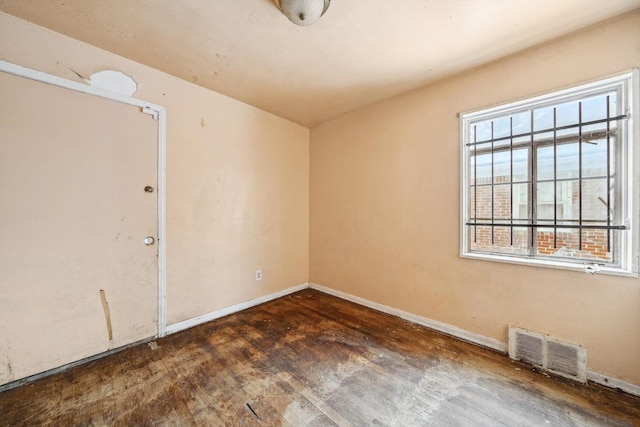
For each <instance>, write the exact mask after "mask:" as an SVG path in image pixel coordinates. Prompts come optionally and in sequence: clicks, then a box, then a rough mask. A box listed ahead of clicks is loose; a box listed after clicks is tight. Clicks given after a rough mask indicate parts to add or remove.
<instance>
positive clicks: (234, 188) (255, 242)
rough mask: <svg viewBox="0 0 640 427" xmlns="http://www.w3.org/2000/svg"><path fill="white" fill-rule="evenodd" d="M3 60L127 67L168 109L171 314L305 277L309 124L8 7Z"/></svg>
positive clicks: (42, 67) (86, 68)
mask: <svg viewBox="0 0 640 427" xmlns="http://www.w3.org/2000/svg"><path fill="white" fill-rule="evenodd" d="M149 48H150V49H151V48H153V47H151V46H150V47H149ZM0 59H2V60H5V61H9V62H13V63H15V64H18V65H22V66H25V67H29V68H32V69H36V70H39V71H44V72H47V73H50V74H54V75H57V76H61V77H64V78H67V79H70V80H76V81H77V80H79V78H78V76H77V75H75V74H74V72H72V71H71V70H70V69H73V70H75V71H76V72H77V73H80V74H81V75H83V76H89V75H91V74H92V73H95V72H97V71H100V70H104V69H114V70H119V71H122V72H124V73H126V74H128V75H130V76H131V77H132V78H134V79H135V80H136V81H137V82H138V84H139V87H138V92H137V93H136V94H135V97H136V98H139V99H143V100H146V101H149V102H153V103H156V104H160V105H163V106H165V107H166V108H167V114H168V134H167V151H168V160H167V259H168V265H167V271H168V284H167V293H168V300H167V312H168V319H167V320H168V323H169V324H171V323H176V322H179V321H181V320H185V319H188V318H192V317H195V316H198V315H201V314H204V313H208V312H211V311H213V310H217V309H220V308H224V307H228V306H230V305H233V304H237V303H240V302H243V301H247V300H250V299H253V298H257V297H260V296H263V295H267V294H270V293H273V292H276V291H279V290H282V289H285V288H288V287H291V286H295V285H300V284H303V283H306V282H307V281H308V272H309V261H308V256H309V240H308V230H309V185H308V182H309V130H308V129H306V128H304V127H302V126H299V125H297V124H294V123H292V122H290V121H287V120H284V119H282V118H279V117H276V116H274V115H272V114H269V113H266V112H264V111H261V110H258V109H256V108H254V107H251V106H248V105H246V104H243V103H241V102H238V101H235V100H233V99H231V98H228V97H225V96H222V95H220V94H217V93H215V92H212V91H209V90H207V89H204V88H202V87H200V86H196V85H194V84H191V83H188V82H186V81H183V80H180V79H177V78H175V77H172V76H169V75H167V74H164V73H161V72H159V71H157V70H154V69H151V68H149V67H146V66H143V65H140V64H138V63H135V62H132V61H129V60H127V59H124V58H122V57H119V56H116V55H114V54H111V53H109V52H106V51H103V50H100V49H98V48H95V47H92V46H90V45H87V44H84V43H81V42H79V41H76V40H73V39H70V38H68V37H65V36H63V35H61V34H58V33H54V32H51V31H49V30H46V29H44V28H41V27H38V26H35V25H33V24H30V23H27V22H25V21H22V20H19V19H16V18H14V17H12V16H10V15H6V14H2V13H0ZM60 108H64V106H63V105H61V106H60ZM25 119H28V118H25ZM258 268H260V269H262V270H263V275H264V279H263V280H262V281H261V282H256V280H255V270H256V269H258ZM2 328H3V325H0V331H1V330H2Z"/></svg>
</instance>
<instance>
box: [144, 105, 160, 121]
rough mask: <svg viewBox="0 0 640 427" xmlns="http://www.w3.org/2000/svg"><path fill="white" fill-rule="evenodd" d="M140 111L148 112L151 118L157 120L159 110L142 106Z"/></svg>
mask: <svg viewBox="0 0 640 427" xmlns="http://www.w3.org/2000/svg"><path fill="white" fill-rule="evenodd" d="M141 111H142V112H143V113H145V114H149V115H150V116H153V120H158V114H159V112H158V111H157V110H154V109H153V108H149V107H142V109H141Z"/></svg>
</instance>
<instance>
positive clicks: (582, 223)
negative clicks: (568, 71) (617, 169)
mask: <svg viewBox="0 0 640 427" xmlns="http://www.w3.org/2000/svg"><path fill="white" fill-rule="evenodd" d="M530 115H531V116H530V129H531V131H530V132H524V133H519V134H514V133H513V116H510V118H509V135H507V136H502V137H497V138H496V137H495V129H494V120H492V121H491V130H490V132H491V133H490V135H491V136H490V138H489V139H485V140H480V141H478V140H477V135H478V132H477V125H473V130H474V132H473V142H469V143H467V144H466V145H467V147H469V148H470V149H473V153H472V155H473V158H474V162H473V184H471V187H472V188H473V194H474V209H473V215H471V217H472V218H473V220H472V221H468V222H467V223H466V225H467V226H472V227H473V230H474V237H473V238H474V242H477V239H478V234H477V229H478V227H491V244H494V243H495V239H494V236H495V228H496V227H508V228H509V230H510V245H512V246H513V229H514V228H528V229H530V230H531V231H530V233H529V234H530V245H529V247H530V248H531V250H535V245H536V229H538V228H553V247H554V248H557V235H558V230H563V229H577V230H578V249H579V250H582V249H583V242H582V234H583V233H582V231H583V230H606V241H607V252H610V251H611V239H612V234H611V231H612V230H626V229H628V227H627V226H626V225H621V224H613V220H612V210H611V135H612V132H613V131H612V129H611V123H612V122H618V121H621V120H624V119H627V118H628V116H627V115H624V114H623V115H616V116H613V117H612V116H611V107H610V96H609V95H607V97H606V117H605V118H603V119H598V120H591V121H587V122H583V121H582V117H583V108H582V101H580V102H578V122H577V123H574V124H570V125H565V126H557V107H554V108H553V126H552V127H550V128H545V129H540V130H534V129H535V118H534V109H533V108H532V109H531V110H530ZM598 124H605V126H606V130H605V131H604V132H595V133H594V132H592V133H591V134H589V135H588V137H589V138H596V139H605V140H606V174H605V175H596V176H583V163H582V162H583V143H584V138H585V135H584V134H583V129H584V128H585V127H589V126H592V125H598ZM570 129H576V130H577V136H576V135H569V136H567V135H563V136H558V132H559V131H563V130H570ZM549 133H552V135H553V136H552V138H551V140H545V139H541V140H538V141H536V139H535V136H536V135H543V134H549ZM524 138H526V139H528V141H522V140H523V139H524ZM516 139H518V140H520V141H518V142H515V143H514V140H516ZM576 140H577V142H578V177H577V179H576V178H558V164H557V149H558V146H559V145H561V144H566V143H573V142H575V141H576ZM506 141H508V145H507V144H502V145H501V146H500V147H498V148H496V146H495V145H496V143H499V142H506ZM487 144H490V147H488V148H485V149H480V150H478V149H476V147H477V146H479V145H487ZM545 145H552V146H553V178H552V179H538V177H537V173H536V162H537V155H535V154H534V153H536V148H538V147H541V146H545ZM524 147H526V148H528V149H529V150H530V155H529V156H528V161H529V165H528V168H529V179H528V180H519V181H518V180H514V179H513V177H514V175H513V164H514V161H513V150H514V148H515V149H519V148H524ZM506 150H508V151H509V152H510V157H509V163H510V165H509V169H510V174H509V182H508V183H496V182H495V161H494V156H495V154H496V152H500V151H506ZM479 153H480V154H491V176H490V182H489V183H483V184H479V183H478V177H477V175H478V172H477V167H478V166H477V165H478V162H477V156H478V154H479ZM596 179H606V188H607V191H606V208H607V215H606V218H604V219H603V220H588V219H584V217H583V182H585V181H588V180H596ZM566 181H577V182H578V204H579V206H578V219H577V220H576V219H564V218H563V219H560V220H559V219H558V197H557V184H558V183H559V182H566ZM540 182H550V183H553V200H554V203H553V218H552V219H551V218H550V219H546V218H537V212H536V209H537V200H536V198H537V184H538V183H540ZM515 184H529V185H530V189H529V191H530V192H529V203H530V206H529V218H528V219H526V220H525V219H514V215H513V196H514V193H513V186H514V185H515ZM500 185H509V204H510V206H511V215H510V217H509V219H506V220H505V219H496V217H495V206H494V205H495V198H494V196H495V188H496V186H500ZM480 187H490V188H491V192H490V194H491V216H490V217H489V218H486V217H479V216H478V188H480ZM576 222H577V224H575V223H576ZM603 222H605V223H606V225H601V223H603Z"/></svg>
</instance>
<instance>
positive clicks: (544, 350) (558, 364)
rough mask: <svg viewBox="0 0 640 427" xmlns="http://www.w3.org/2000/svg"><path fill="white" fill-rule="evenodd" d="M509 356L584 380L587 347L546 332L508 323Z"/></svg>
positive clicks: (552, 371)
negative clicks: (538, 331) (553, 336)
mask: <svg viewBox="0 0 640 427" xmlns="http://www.w3.org/2000/svg"><path fill="white" fill-rule="evenodd" d="M509 357H510V358H512V359H515V360H521V361H523V362H526V363H530V364H531V365H534V366H536V367H538V368H541V369H543V370H546V371H549V372H551V373H554V374H557V375H560V376H563V377H566V378H571V379H573V380H576V381H580V382H582V383H584V382H586V381H587V350H586V349H585V348H584V347H582V346H580V345H577V344H571V343H567V342H563V341H558V340H556V339H555V338H552V337H550V336H548V335H543V334H539V333H536V332H531V331H528V330H526V329H522V328H518V327H515V326H509Z"/></svg>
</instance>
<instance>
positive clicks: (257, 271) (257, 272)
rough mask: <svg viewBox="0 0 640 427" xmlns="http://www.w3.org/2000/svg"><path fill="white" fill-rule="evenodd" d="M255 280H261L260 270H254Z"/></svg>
mask: <svg viewBox="0 0 640 427" xmlns="http://www.w3.org/2000/svg"><path fill="white" fill-rule="evenodd" d="M256 280H258V281H259V280H262V270H256Z"/></svg>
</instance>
